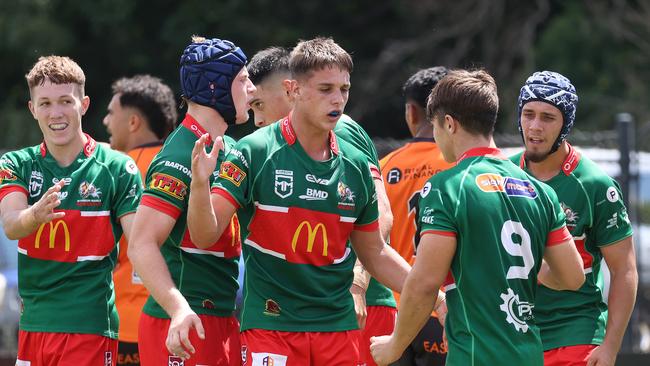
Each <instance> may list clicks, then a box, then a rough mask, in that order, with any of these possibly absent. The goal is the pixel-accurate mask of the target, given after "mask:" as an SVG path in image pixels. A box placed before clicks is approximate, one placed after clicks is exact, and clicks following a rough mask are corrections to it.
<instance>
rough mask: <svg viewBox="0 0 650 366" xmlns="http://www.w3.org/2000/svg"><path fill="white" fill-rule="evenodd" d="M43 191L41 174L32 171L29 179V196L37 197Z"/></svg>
mask: <svg viewBox="0 0 650 366" xmlns="http://www.w3.org/2000/svg"><path fill="white" fill-rule="evenodd" d="M42 189H43V173H41V172H39V171H37V170H33V171H32V175H31V176H30V177H29V196H30V197H38V196H40V195H41V190H42Z"/></svg>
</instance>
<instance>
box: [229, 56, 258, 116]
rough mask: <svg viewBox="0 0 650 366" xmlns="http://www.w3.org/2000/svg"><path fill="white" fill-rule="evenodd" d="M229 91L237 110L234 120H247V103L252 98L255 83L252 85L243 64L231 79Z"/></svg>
mask: <svg viewBox="0 0 650 366" xmlns="http://www.w3.org/2000/svg"><path fill="white" fill-rule="evenodd" d="M230 92H231V95H232V101H233V104H234V105H235V109H236V110H237V115H236V116H235V122H236V123H237V124H240V123H244V122H246V121H248V109H249V108H250V107H249V103H250V101H251V99H252V98H253V93H254V92H255V85H253V82H252V81H251V80H250V79H249V78H248V70H247V69H246V67H245V66H244V67H242V69H241V70H240V71H239V73H238V74H237V76H236V77H235V79H234V80H233V81H232V86H231V87H230Z"/></svg>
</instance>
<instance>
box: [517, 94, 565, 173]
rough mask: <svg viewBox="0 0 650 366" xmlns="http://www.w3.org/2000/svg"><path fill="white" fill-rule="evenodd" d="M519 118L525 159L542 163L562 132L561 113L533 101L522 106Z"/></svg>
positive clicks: (562, 119) (551, 107)
mask: <svg viewBox="0 0 650 366" xmlns="http://www.w3.org/2000/svg"><path fill="white" fill-rule="evenodd" d="M520 117H521V130H522V133H523V135H524V144H525V146H526V158H527V159H528V160H530V161H532V162H535V163H538V162H541V161H544V160H545V159H546V158H547V157H548V156H549V155H550V152H551V148H552V147H553V144H554V143H555V140H556V139H557V137H558V136H559V135H560V131H562V126H563V121H564V116H563V115H562V112H560V110H559V109H557V108H556V107H554V106H552V105H550V104H549V103H546V102H540V101H534V102H528V103H526V104H524V106H523V107H522V108H521V116H520Z"/></svg>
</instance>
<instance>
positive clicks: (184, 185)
mask: <svg viewBox="0 0 650 366" xmlns="http://www.w3.org/2000/svg"><path fill="white" fill-rule="evenodd" d="M171 158H173V156H172V157H170V156H166V155H162V156H161V157H160V158H157V159H155V160H154V162H153V163H152V165H151V166H150V167H149V170H148V171H147V178H146V179H145V187H144V192H143V194H142V202H141V204H142V205H145V206H148V207H151V208H153V209H155V210H157V211H160V212H162V213H165V214H167V215H169V216H171V217H172V218H174V219H178V217H179V216H180V215H181V213H182V212H183V211H185V210H186V208H187V201H188V199H189V186H190V180H191V174H192V173H191V171H190V169H189V167H186V166H185V164H183V163H184V161H183V162H179V161H175V159H171ZM187 165H189V164H187Z"/></svg>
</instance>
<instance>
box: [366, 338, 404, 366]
mask: <svg viewBox="0 0 650 366" xmlns="http://www.w3.org/2000/svg"><path fill="white" fill-rule="evenodd" d="M395 348H396V347H395V346H394V344H393V336H392V335H387V336H380V337H370V354H372V358H373V359H374V360H375V363H377V365H379V366H383V365H389V364H391V363H393V362H395V361H397V360H398V359H399V358H400V356H401V355H402V352H400V351H398V350H397V349H395Z"/></svg>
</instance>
